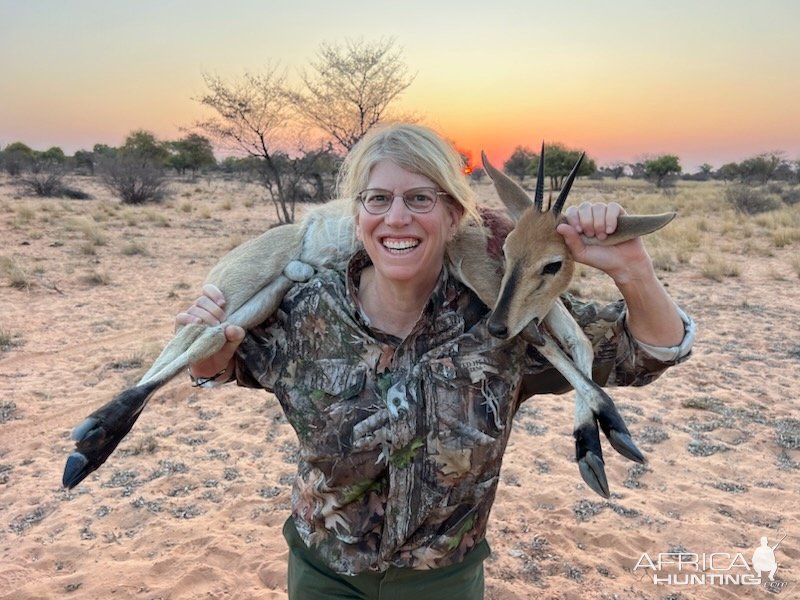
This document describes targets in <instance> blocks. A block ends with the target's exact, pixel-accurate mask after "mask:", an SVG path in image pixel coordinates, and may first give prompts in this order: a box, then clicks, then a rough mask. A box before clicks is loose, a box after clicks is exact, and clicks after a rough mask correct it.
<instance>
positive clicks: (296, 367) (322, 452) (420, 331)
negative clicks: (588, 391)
mask: <svg viewBox="0 0 800 600" xmlns="http://www.w3.org/2000/svg"><path fill="white" fill-rule="evenodd" d="M369 264H370V263H369V258H368V256H367V255H366V253H365V252H363V251H361V252H359V253H357V254H356V255H354V257H353V259H352V260H351V261H350V264H349V266H348V272H347V274H346V276H343V274H342V273H340V272H336V271H320V272H319V273H317V274H316V275H315V276H314V277H313V278H312V279H311V280H310V281H308V282H307V283H304V284H299V285H296V286H295V287H294V288H292V289H291V290H290V292H289V293H288V294H287V295H286V297H285V298H284V300H283V303H282V305H281V308H280V309H279V310H278V312H277V313H276V315H275V316H274V317H272V318H271V319H270V320H269V321H267V322H266V323H264V324H262V325H261V326H259V327H257V328H254V329H252V330H250V331H249V332H248V335H247V336H246V338H245V340H244V342H243V343H242V345H241V346H240V348H239V351H238V354H237V359H236V379H237V382H238V383H239V384H240V385H244V386H248V387H259V388H264V389H266V390H269V391H273V392H274V393H275V395H276V397H277V398H278V401H279V402H280V404H281V405H282V407H283V410H284V412H285V414H286V417H287V419H288V421H289V422H290V423H291V425H292V427H293V428H294V430H295V431H296V432H297V437H298V440H299V445H300V458H299V465H298V471H297V476H296V479H295V483H294V487H293V491H292V515H293V517H294V521H295V524H296V526H297V530H298V531H299V533H300V536H301V537H302V538H303V540H304V541H305V543H306V544H307V545H308V546H309V547H311V548H313V549H314V550H315V551H316V552H317V553H318V554H319V555H320V556H321V558H322V559H323V560H325V561H326V562H327V563H328V564H329V565H330V567H331V568H332V569H334V570H335V571H337V572H339V573H342V574H356V573H359V572H363V571H367V570H377V571H383V570H386V569H387V568H388V567H389V566H396V567H407V568H415V569H427V568H436V567H444V566H447V565H450V564H453V563H456V562H459V561H460V560H461V559H462V558H463V556H464V554H465V553H466V552H467V551H469V550H470V548H471V547H472V546H474V545H475V544H476V543H477V542H478V541H480V540H481V539H483V537H484V536H485V532H486V524H487V519H488V517H489V512H490V509H491V506H492V503H493V501H494V497H495V492H496V490H497V483H498V480H499V474H500V465H501V462H502V459H503V452H504V451H505V448H506V444H507V442H508V438H509V435H510V433H511V425H512V420H513V418H514V414H515V413H516V411H517V409H518V407H519V404H520V402H521V401H522V400H523V399H524V398H526V397H528V396H529V395H531V394H534V393H544V392H561V391H566V389H568V388H569V386H568V384H566V382H565V381H564V380H563V378H561V376H560V374H558V373H557V372H555V370H554V369H553V367H552V366H551V365H550V364H549V363H548V362H546V361H545V360H544V359H543V358H542V357H541V355H539V354H538V353H537V352H536V351H535V350H533V349H532V348H530V347H528V346H527V345H526V344H525V343H524V342H522V341H520V340H519V339H513V340H511V341H502V340H497V339H495V338H493V337H492V336H491V335H489V333H488V331H487V329H486V317H487V314H488V309H487V308H486V307H485V306H484V305H483V304H482V303H481V302H480V301H479V300H478V299H477V297H476V296H475V295H474V294H473V293H472V292H471V291H470V290H469V289H468V288H466V287H465V286H464V285H463V284H461V283H460V282H459V281H457V280H456V279H455V278H454V277H452V276H449V275H448V272H447V270H446V269H444V270H443V271H442V273H441V275H440V279H439V282H438V284H437V287H436V288H435V290H434V292H433V294H432V295H431V298H430V300H429V302H428V304H427V306H426V308H425V310H424V312H423V314H422V315H421V317H420V319H419V321H418V322H417V324H416V325H415V327H414V329H413V331H412V332H411V334H410V335H409V336H408V337H407V338H406V339H404V340H399V339H397V338H395V337H393V336H390V335H386V334H384V333H382V332H380V331H376V330H374V329H371V328H370V327H369V325H368V323H367V322H366V317H365V316H364V315H363V314H362V312H361V311H360V309H359V304H358V300H357V298H356V296H355V293H354V291H355V290H357V289H358V281H359V279H360V274H361V271H362V269H363V268H364V267H365V266H367V265H369ZM564 300H565V302H566V304H567V307H568V308H569V309H570V310H571V312H572V313H573V314H574V315H575V317H576V318H577V320H578V322H579V323H580V324H581V325H582V327H583V328H584V330H585V331H586V333H587V334H588V335H589V337H590V339H591V340H592V342H593V345H594V347H595V354H596V358H595V373H594V376H595V378H596V379H598V380H599V382H600V383H602V384H613V383H618V384H627V385H643V384H645V383H648V382H650V381H652V380H653V379H655V378H656V377H658V376H659V375H660V374H661V373H662V372H663V371H664V370H665V369H666V368H667V367H668V366H670V365H671V364H674V363H675V362H679V361H680V360H681V359H677V360H674V361H671V362H662V361H659V360H656V359H654V358H652V357H651V356H650V355H648V354H647V353H645V352H644V351H642V350H641V349H640V348H639V347H638V346H637V343H636V342H635V341H634V340H633V339H632V338H631V337H630V335H629V334H628V333H627V330H626V329H625V327H624V312H625V310H624V304H623V303H622V302H621V301H620V302H617V303H614V304H611V305H609V306H606V307H599V306H598V305H596V304H590V303H580V302H577V301H574V300H572V299H571V298H569V297H565V298H564ZM564 426H565V427H567V426H568V424H567V423H566V422H565V423H564Z"/></svg>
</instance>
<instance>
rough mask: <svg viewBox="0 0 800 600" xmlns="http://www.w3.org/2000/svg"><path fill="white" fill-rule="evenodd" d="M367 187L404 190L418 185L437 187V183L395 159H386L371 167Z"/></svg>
mask: <svg viewBox="0 0 800 600" xmlns="http://www.w3.org/2000/svg"><path fill="white" fill-rule="evenodd" d="M367 187H369V188H381V189H386V190H390V191H395V190H400V191H403V190H407V189H411V188H416V187H437V184H436V182H435V181H432V180H431V179H428V178H427V177H426V176H425V175H422V174H420V173H416V172H414V171H409V170H408V169H406V168H404V167H402V166H401V165H399V164H397V163H396V162H394V161H393V160H388V159H385V160H381V161H379V162H377V163H375V165H374V166H373V167H372V169H370V172H369V179H368V184H367Z"/></svg>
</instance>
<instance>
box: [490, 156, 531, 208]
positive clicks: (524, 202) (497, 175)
mask: <svg viewBox="0 0 800 600" xmlns="http://www.w3.org/2000/svg"><path fill="white" fill-rule="evenodd" d="M481 161H482V162H483V168H484V169H486V172H487V173H489V177H491V178H492V183H494V189H496V190H497V195H498V196H500V200H502V201H503V204H504V205H505V207H506V208H507V209H508V212H510V213H511V216H512V217H513V218H514V219H515V220H518V219H519V218H520V216H521V215H522V213H524V212H525V211H526V210H527V209H529V208H530V207H531V199H530V196H528V194H527V192H526V191H525V190H523V189H522V187H520V186H519V185H517V182H515V181H514V180H512V179H511V178H510V177H509V176H508V175H506V174H505V173H503V172H502V171H500V170H499V169H496V168H495V167H494V165H492V163H490V162H489V159H488V158H486V153H485V152H483V151H481Z"/></svg>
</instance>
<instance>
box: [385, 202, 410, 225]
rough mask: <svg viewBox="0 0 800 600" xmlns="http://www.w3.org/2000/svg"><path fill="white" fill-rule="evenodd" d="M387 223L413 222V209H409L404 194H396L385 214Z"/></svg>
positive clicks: (402, 223) (403, 223) (401, 223)
mask: <svg viewBox="0 0 800 600" xmlns="http://www.w3.org/2000/svg"><path fill="white" fill-rule="evenodd" d="M384 221H385V222H386V224H387V225H405V224H407V223H410V222H411V211H410V210H408V207H407V206H406V203H405V201H404V200H403V197H402V196H394V198H392V204H391V206H390V207H389V210H387V211H386V214H385V215H384Z"/></svg>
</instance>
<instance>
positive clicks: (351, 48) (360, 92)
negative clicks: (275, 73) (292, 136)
mask: <svg viewBox="0 0 800 600" xmlns="http://www.w3.org/2000/svg"><path fill="white" fill-rule="evenodd" d="M310 67H311V68H310V70H309V71H303V72H301V74H300V79H301V80H302V82H303V86H304V87H303V89H302V90H300V91H294V92H292V93H291V99H292V102H293V104H294V106H295V108H296V109H297V111H298V112H299V114H300V115H302V116H303V117H304V118H305V119H306V121H307V122H308V123H309V124H311V125H313V126H314V127H318V128H319V129H321V130H322V131H324V132H325V133H326V134H327V135H329V136H331V138H332V139H333V140H335V143H336V144H337V145H338V146H340V147H341V149H343V150H344V151H348V150H350V149H351V148H352V147H353V146H354V145H355V144H356V142H358V141H359V140H360V139H361V138H362V137H364V134H365V133H367V131H369V129H370V128H371V127H373V126H374V125H375V124H376V123H378V122H380V121H381V120H383V119H384V118H385V117H386V115H387V111H388V109H389V107H390V105H391V104H392V103H393V102H394V101H395V100H396V99H397V98H398V97H399V96H400V94H401V93H402V92H404V91H405V90H406V89H407V88H408V86H410V85H411V83H412V82H413V81H414V77H415V75H410V74H409V73H408V69H407V67H406V65H405V63H404V62H403V60H402V55H401V52H400V50H397V49H395V47H394V40H393V39H388V40H380V41H377V42H365V41H363V40H347V41H345V43H344V45H337V44H328V43H323V44H322V45H321V46H320V48H319V50H318V51H317V56H316V59H315V60H313V61H311V63H310Z"/></svg>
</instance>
